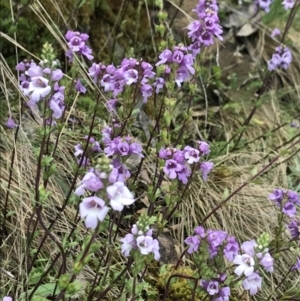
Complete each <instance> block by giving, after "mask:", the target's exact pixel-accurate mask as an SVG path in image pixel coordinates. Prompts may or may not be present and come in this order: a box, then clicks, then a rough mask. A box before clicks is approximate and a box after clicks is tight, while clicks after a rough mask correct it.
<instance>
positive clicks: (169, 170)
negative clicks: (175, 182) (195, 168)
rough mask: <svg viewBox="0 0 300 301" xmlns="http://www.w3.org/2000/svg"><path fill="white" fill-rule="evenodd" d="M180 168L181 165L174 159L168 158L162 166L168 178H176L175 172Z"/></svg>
mask: <svg viewBox="0 0 300 301" xmlns="http://www.w3.org/2000/svg"><path fill="white" fill-rule="evenodd" d="M181 169H182V165H181V164H179V163H178V162H177V161H176V160H173V159H170V160H167V161H166V164H165V167H164V173H165V174H166V175H167V176H169V178H170V179H176V177H177V172H178V171H180V170H181Z"/></svg>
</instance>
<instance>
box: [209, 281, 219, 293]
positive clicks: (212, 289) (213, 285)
mask: <svg viewBox="0 0 300 301" xmlns="http://www.w3.org/2000/svg"><path fill="white" fill-rule="evenodd" d="M206 291H207V292H208V293H209V295H211V296H213V295H215V294H217V293H218V292H219V283H218V281H209V283H208V285H207V288H206Z"/></svg>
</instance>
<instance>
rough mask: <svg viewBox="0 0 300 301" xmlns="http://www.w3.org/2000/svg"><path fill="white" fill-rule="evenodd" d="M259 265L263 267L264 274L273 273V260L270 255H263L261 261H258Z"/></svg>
mask: <svg viewBox="0 0 300 301" xmlns="http://www.w3.org/2000/svg"><path fill="white" fill-rule="evenodd" d="M259 264H260V265H262V266H263V267H264V269H265V270H266V272H270V273H272V272H273V271H274V267H273V264H274V259H273V257H272V256H271V255H270V253H265V254H264V255H263V257H262V259H261V260H260V261H259Z"/></svg>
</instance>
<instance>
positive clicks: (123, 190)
mask: <svg viewBox="0 0 300 301" xmlns="http://www.w3.org/2000/svg"><path fill="white" fill-rule="evenodd" d="M106 191H107V194H108V197H109V199H110V205H111V207H112V208H113V209H114V210H116V211H122V210H123V208H124V206H128V205H131V204H133V203H134V202H135V199H134V197H133V194H132V193H131V192H130V191H129V189H128V188H127V187H126V186H125V185H124V183H123V182H115V183H114V184H113V185H111V186H108V187H107V188H106Z"/></svg>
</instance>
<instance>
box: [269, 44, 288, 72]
mask: <svg viewBox="0 0 300 301" xmlns="http://www.w3.org/2000/svg"><path fill="white" fill-rule="evenodd" d="M275 50H276V52H275V53H274V54H273V55H272V58H271V60H269V61H268V69H269V71H273V70H276V69H277V68H283V69H287V68H288V67H289V65H290V64H291V62H292V53H291V51H290V49H289V48H288V47H286V46H284V45H280V46H278V47H276V48H275Z"/></svg>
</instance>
